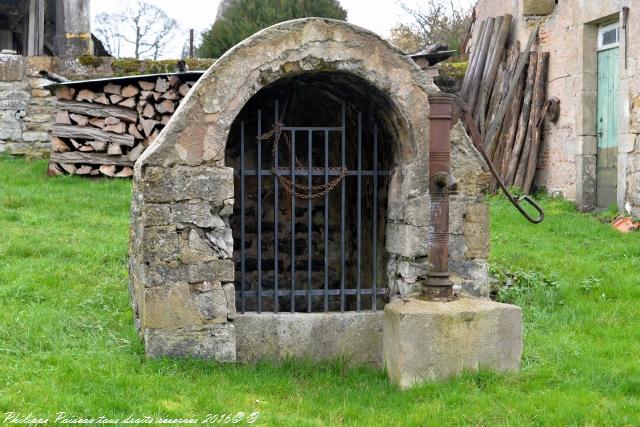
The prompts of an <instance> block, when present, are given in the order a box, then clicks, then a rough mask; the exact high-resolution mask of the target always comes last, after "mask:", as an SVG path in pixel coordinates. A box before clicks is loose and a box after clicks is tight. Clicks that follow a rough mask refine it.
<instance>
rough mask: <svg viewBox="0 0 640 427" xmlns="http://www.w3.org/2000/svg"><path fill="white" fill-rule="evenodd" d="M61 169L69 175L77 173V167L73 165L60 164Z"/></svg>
mask: <svg viewBox="0 0 640 427" xmlns="http://www.w3.org/2000/svg"><path fill="white" fill-rule="evenodd" d="M60 167H61V168H62V170H64V171H65V172H66V173H68V174H69V175H73V174H75V173H76V167H75V166H74V165H73V164H71V163H60Z"/></svg>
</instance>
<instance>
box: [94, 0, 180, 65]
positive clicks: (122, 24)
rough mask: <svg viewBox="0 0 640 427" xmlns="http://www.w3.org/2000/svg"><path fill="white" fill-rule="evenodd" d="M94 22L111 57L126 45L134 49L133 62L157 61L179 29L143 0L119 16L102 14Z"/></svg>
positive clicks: (173, 20) (168, 18)
mask: <svg viewBox="0 0 640 427" xmlns="http://www.w3.org/2000/svg"><path fill="white" fill-rule="evenodd" d="M96 23H97V24H98V28H97V30H96V32H97V33H98V34H99V35H100V36H101V38H103V39H104V40H103V42H104V44H105V47H106V48H107V50H109V52H111V54H112V55H114V56H117V57H119V56H120V54H121V50H122V49H121V48H122V43H126V44H128V45H129V46H131V47H132V48H133V56H134V57H135V58H136V59H140V58H149V57H150V58H153V59H158V57H159V56H160V55H161V54H162V50H163V49H164V48H165V47H166V45H167V43H169V41H171V38H172V37H171V36H172V35H173V34H174V32H175V31H176V30H177V29H178V23H177V22H176V21H175V19H172V18H170V17H169V16H168V15H167V14H166V13H165V12H164V11H163V10H162V9H160V8H159V7H157V6H155V5H153V4H150V3H147V2H144V1H142V0H137V1H136V2H134V3H133V4H131V5H130V6H128V7H127V9H126V10H125V11H123V12H120V13H101V14H99V15H98V16H97V17H96Z"/></svg>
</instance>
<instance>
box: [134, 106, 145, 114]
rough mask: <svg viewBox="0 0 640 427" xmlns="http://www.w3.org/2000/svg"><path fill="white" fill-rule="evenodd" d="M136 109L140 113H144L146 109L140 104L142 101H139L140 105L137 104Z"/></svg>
mask: <svg viewBox="0 0 640 427" xmlns="http://www.w3.org/2000/svg"><path fill="white" fill-rule="evenodd" d="M136 111H137V112H138V114H139V115H142V112H143V111H144V107H143V106H142V105H140V103H138V105H137V106H136Z"/></svg>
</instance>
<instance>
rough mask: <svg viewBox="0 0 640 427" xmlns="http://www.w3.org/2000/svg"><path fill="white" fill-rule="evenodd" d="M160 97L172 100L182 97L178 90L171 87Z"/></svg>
mask: <svg viewBox="0 0 640 427" xmlns="http://www.w3.org/2000/svg"><path fill="white" fill-rule="evenodd" d="M160 97H161V98H163V99H170V100H172V101H176V100H178V99H180V96H179V95H178V92H176V91H175V90H173V89H169V90H168V91H166V92H165V93H163V94H162V95H161V96H160Z"/></svg>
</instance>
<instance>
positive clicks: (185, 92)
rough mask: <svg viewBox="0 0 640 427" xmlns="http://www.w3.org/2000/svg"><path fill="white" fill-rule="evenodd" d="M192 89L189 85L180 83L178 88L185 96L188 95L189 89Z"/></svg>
mask: <svg viewBox="0 0 640 427" xmlns="http://www.w3.org/2000/svg"><path fill="white" fill-rule="evenodd" d="M190 90H191V88H190V87H189V86H187V85H180V87H179V88H178V93H179V94H180V95H181V96H182V97H185V96H187V94H188V93H189V91H190Z"/></svg>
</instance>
